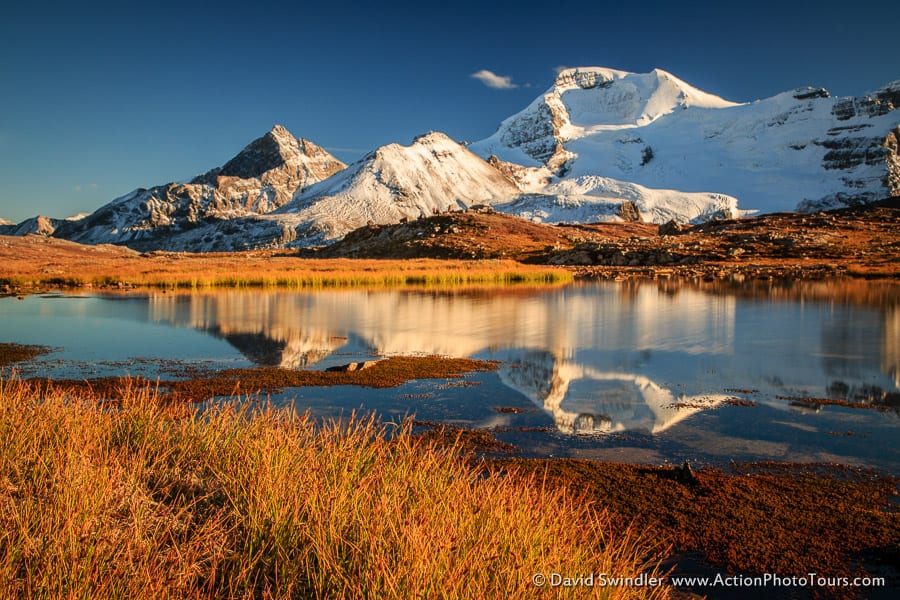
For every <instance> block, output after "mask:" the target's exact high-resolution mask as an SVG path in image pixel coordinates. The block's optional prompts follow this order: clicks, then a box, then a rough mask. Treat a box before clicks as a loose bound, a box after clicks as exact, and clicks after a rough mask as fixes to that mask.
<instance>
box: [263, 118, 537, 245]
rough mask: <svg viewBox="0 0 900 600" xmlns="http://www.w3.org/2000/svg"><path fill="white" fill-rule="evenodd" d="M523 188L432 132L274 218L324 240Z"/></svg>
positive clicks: (315, 190) (386, 149)
mask: <svg viewBox="0 0 900 600" xmlns="http://www.w3.org/2000/svg"><path fill="white" fill-rule="evenodd" d="M519 193H520V192H519V189H518V187H516V185H515V184H513V183H512V182H511V181H510V180H509V179H507V178H506V177H505V176H504V175H503V174H502V173H501V172H500V171H498V170H497V169H495V168H494V167H492V166H491V165H489V164H488V163H487V162H485V161H484V160H482V159H481V158H479V157H478V156H476V155H475V154H473V153H472V152H470V151H469V150H467V149H465V148H464V147H463V146H461V145H460V144H458V143H457V142H455V141H453V140H451V139H450V138H449V137H447V136H446V135H444V134H443V133H438V132H431V133H428V134H426V135H422V136H419V137H417V138H416V139H415V140H413V143H412V144H410V145H409V146H401V145H400V144H389V145H387V146H382V147H381V148H379V149H377V150H376V151H375V152H373V153H371V154H369V155H368V156H366V157H365V158H363V159H362V160H361V161H359V162H357V163H355V164H354V165H352V166H350V167H349V168H348V169H346V170H344V171H342V172H341V173H338V174H337V175H335V176H334V177H331V178H329V179H327V180H325V181H323V182H321V183H318V184H316V185H314V186H311V187H309V188H307V189H306V190H304V191H303V192H301V193H299V194H298V195H297V196H295V197H294V199H293V200H292V201H291V202H289V203H288V204H286V205H284V206H282V207H281V208H279V209H278V210H277V211H275V214H278V215H296V218H298V219H300V220H301V221H304V222H309V223H314V224H315V226H316V228H317V229H318V230H319V231H321V232H322V233H323V235H324V237H325V239H334V238H338V237H342V236H343V235H344V234H345V233H347V232H348V231H352V230H354V229H356V228H358V227H362V226H363V225H366V224H367V223H368V222H369V221H372V222H374V223H396V222H398V221H400V219H402V218H408V219H415V218H417V217H419V216H427V215H431V214H432V213H434V212H444V211H447V210H460V209H464V208H467V207H469V206H472V205H477V204H494V203H498V202H504V201H508V200H510V199H512V198H515V197H516V196H518V195H519Z"/></svg>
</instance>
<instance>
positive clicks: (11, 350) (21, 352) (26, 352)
mask: <svg viewBox="0 0 900 600" xmlns="http://www.w3.org/2000/svg"><path fill="white" fill-rule="evenodd" d="M50 351H51V348H48V347H47V346H27V345H24V344H14V343H12V342H0V367H5V366H7V365H10V364H12V363H14V362H21V361H23V360H31V359H32V358H35V357H37V356H40V355H42V354H47V353H48V352H50Z"/></svg>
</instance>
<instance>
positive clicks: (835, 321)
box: [0, 281, 900, 475]
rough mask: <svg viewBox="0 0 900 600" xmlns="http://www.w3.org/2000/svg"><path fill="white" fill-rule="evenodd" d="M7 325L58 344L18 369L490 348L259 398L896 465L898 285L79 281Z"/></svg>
mask: <svg viewBox="0 0 900 600" xmlns="http://www.w3.org/2000/svg"><path fill="white" fill-rule="evenodd" d="M0 340H4V341H11V342H16V343H19V344H37V345H43V346H48V347H50V348H51V351H50V352H49V353H47V354H44V355H42V356H40V357H37V358H33V359H30V360H27V361H24V362H21V363H17V365H16V367H15V371H16V373H15V376H16V377H22V378H25V377H51V378H93V377H100V376H109V375H117V376H121V375H134V376H137V375H141V376H145V377H149V378H151V379H154V378H157V377H171V369H172V365H173V364H174V365H187V366H192V367H201V368H204V369H209V370H213V371H214V370H217V369H226V368H233V367H253V366H277V367H281V368H284V369H314V370H323V369H327V368H329V367H336V366H340V365H346V364H348V363H351V362H359V361H369V360H378V359H380V358H383V357H389V356H398V355H401V356H410V355H412V356H432V355H436V356H446V357H460V358H474V359H483V360H492V361H497V369H496V370H493V371H488V372H474V373H468V374H466V375H465V376H463V377H461V378H458V379H416V380H411V381H408V382H406V383H404V384H402V385H400V386H398V387H392V388H378V389H376V388H367V387H358V386H333V387H298V388H287V389H284V390H283V391H282V392H281V393H278V394H271V395H270V396H269V397H268V399H269V400H270V401H271V402H273V403H275V404H278V405H282V404H288V403H291V404H293V406H294V407H295V408H296V410H298V411H309V412H310V413H311V414H312V415H314V416H315V417H317V418H323V419H327V418H331V417H346V416H348V415H351V414H357V415H359V414H371V413H375V414H376V415H377V417H378V418H379V419H381V420H382V421H386V422H400V421H402V420H403V419H406V418H415V419H416V420H417V421H419V422H427V423H439V424H451V425H454V426H459V427H461V428H464V429H475V430H486V431H488V432H490V433H491V434H492V435H493V436H494V437H495V438H496V439H497V440H498V441H500V442H503V443H505V444H510V445H512V446H514V447H515V449H516V452H517V453H519V454H521V455H523V456H534V457H564V456H570V457H579V458H591V459H600V460H610V461H617V462H626V463H642V464H667V463H668V464H680V463H681V462H683V461H685V460H689V461H691V462H693V463H696V464H713V465H716V464H726V463H728V462H729V461H738V462H742V461H787V462H800V463H827V464H841V465H850V466H862V467H872V468H876V469H879V470H883V471H885V472H888V473H891V474H894V475H900V286H897V285H896V284H879V283H867V282H864V281H852V282H843V283H842V282H832V283H822V282H818V283H817V282H806V283H804V282H794V283H782V284H776V283H772V282H765V283H759V284H758V285H746V284H742V285H739V284H735V285H727V284H721V285H699V284H696V283H695V284H692V283H678V282H669V281H638V282H635V281H630V282H618V283H613V282H610V283H579V284H572V285H567V286H563V287H552V288H551V287H548V288H537V287H502V288H487V289H466V290H452V289H440V290H429V289H403V290H391V289H378V290H361V289H351V290H316V291H287V290H259V289H257V290H226V291H215V292H208V293H204V292H192V293H182V292H172V291H168V292H163V291H144V292H139V293H134V292H132V293H125V294H123V293H85V292H84V291H82V292H77V293H73V292H69V293H52V294H44V295H34V296H27V297H24V298H21V299H17V298H15V297H6V298H2V299H0ZM167 373H168V374H167ZM9 376H10V372H9V369H8V368H7V369H6V373H5V374H4V377H9ZM213 401H216V400H213Z"/></svg>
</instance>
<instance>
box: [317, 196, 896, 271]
mask: <svg viewBox="0 0 900 600" xmlns="http://www.w3.org/2000/svg"><path fill="white" fill-rule="evenodd" d="M302 255H303V256H308V257H314V256H315V257H329V258H334V257H352V258H390V257H394V258H468V259H492V258H509V259H513V260H518V261H523V262H529V263H539V264H551V265H567V266H570V267H572V268H575V269H576V270H577V272H578V273H580V274H581V276H584V277H603V278H610V277H627V276H648V275H649V276H656V275H659V274H661V273H665V274H672V275H683V276H703V277H726V276H731V275H734V274H744V275H747V276H750V277H825V276H833V275H839V274H853V275H859V276H872V277H875V276H877V277H896V276H898V275H900V202H898V201H897V200H888V201H884V202H880V203H876V204H873V205H868V206H863V207H856V208H849V209H836V210H832V211H824V212H819V213H815V214H805V213H776V214H769V215H763V216H760V217H755V218H743V219H730V220H723V221H717V222H711V223H706V224H700V225H694V226H679V225H677V224H674V223H669V224H665V225H662V226H659V225H655V224H650V223H641V222H629V223H594V224H564V225H544V224H540V223H533V222H529V221H526V220H523V219H519V218H516V217H513V216H510V215H505V214H500V213H487V214H482V213H478V212H474V211H470V212H467V213H452V214H445V215H439V216H434V217H429V218H426V219H422V220H420V221H414V222H410V223H405V224H397V225H387V226H369V227H363V228H361V229H358V230H356V231H354V232H352V233H350V234H348V235H347V236H346V237H345V238H344V239H343V240H341V241H339V242H337V243H334V244H332V245H330V246H326V247H324V248H320V249H317V250H306V251H304V252H303V253H302Z"/></svg>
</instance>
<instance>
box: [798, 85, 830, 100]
mask: <svg viewBox="0 0 900 600" xmlns="http://www.w3.org/2000/svg"><path fill="white" fill-rule="evenodd" d="M830 97H831V94H829V93H828V90H826V89H825V88H806V89H805V90H797V93H795V94H794V98H796V99H797V100H814V99H816V98H830Z"/></svg>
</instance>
